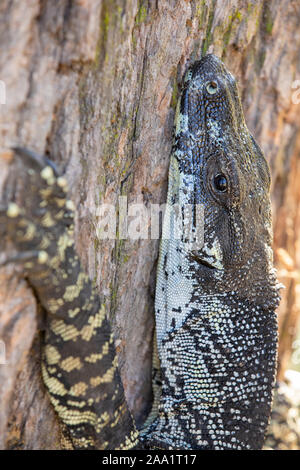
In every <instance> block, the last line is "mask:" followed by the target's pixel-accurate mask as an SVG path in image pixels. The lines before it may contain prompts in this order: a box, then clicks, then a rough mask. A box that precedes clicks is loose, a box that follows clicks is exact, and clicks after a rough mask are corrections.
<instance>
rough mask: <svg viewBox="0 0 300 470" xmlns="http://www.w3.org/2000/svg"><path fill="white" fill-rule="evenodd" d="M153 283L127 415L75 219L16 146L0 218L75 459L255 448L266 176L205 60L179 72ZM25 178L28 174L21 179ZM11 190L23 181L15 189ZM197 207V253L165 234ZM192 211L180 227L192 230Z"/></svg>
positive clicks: (270, 311)
mask: <svg viewBox="0 0 300 470" xmlns="http://www.w3.org/2000/svg"><path fill="white" fill-rule="evenodd" d="M175 127H176V128H175V137H174V146H173V151H172V155H171V162H170V171H169V188H168V201H167V202H168V210H167V212H166V215H165V219H164V227H163V238H162V240H161V246H160V256H159V263H158V271H157V285H156V301H155V315H156V344H157V353H158V354H157V355H155V357H154V392H155V398H154V403H153V409H152V412H151V414H150V417H149V419H148V420H147V422H146V425H145V428H144V430H143V431H140V432H139V431H138V430H137V429H136V427H135V423H134V420H133V418H132V416H131V414H130V411H129V410H128V407H127V404H126V401H125V397H124V390H123V387H122V382H121V379H120V375H119V371H118V365H117V356H116V352H115V348H114V339H113V335H112V332H111V328H110V324H109V320H108V318H107V312H106V311H105V304H104V303H103V299H101V298H100V297H99V295H98V293H97V288H96V287H95V286H94V285H93V283H92V281H91V280H90V279H89V278H88V276H87V275H86V274H85V272H84V270H83V268H82V266H81V263H80V260H79V257H78V255H77V254H76V251H75V247H74V241H73V230H74V221H73V215H74V209H73V207H72V203H71V202H70V201H69V200H68V198H67V184H66V180H65V178H64V177H63V176H61V175H59V174H58V171H57V169H56V167H55V165H54V163H52V162H51V161H49V160H47V159H46V158H44V157H41V156H39V155H36V154H35V153H33V152H31V151H29V150H26V149H23V148H15V149H14V152H15V155H16V156H18V157H19V158H18V159H17V160H19V161H20V160H21V163H19V167H20V168H22V169H23V173H21V179H22V180H24V181H26V187H27V188H28V189H27V192H26V198H24V200H22V202H21V203H20V201H18V199H17V198H16V199H15V200H13V201H11V202H10V203H9V204H8V205H7V206H6V207H5V208H3V209H2V212H1V224H2V227H4V230H5V235H6V237H7V238H8V239H10V240H12V241H13V243H14V246H15V248H16V255H15V256H13V257H9V258H8V259H7V262H11V261H14V262H19V263H21V264H22V266H23V267H24V275H25V276H26V278H27V279H28V281H29V283H30V285H31V286H32V288H33V289H34V291H35V293H36V295H37V297H38V299H39V301H40V303H41V304H42V306H43V307H44V309H45V310H46V312H47V320H46V322H47V325H46V332H45V339H44V346H43V353H42V354H43V360H42V375H43V379H44V382H45V384H46V387H47V389H48V391H49V394H50V399H51V402H52V404H53V406H54V408H55V410H56V412H57V413H58V415H59V418H60V420H61V422H62V423H64V427H65V429H66V430H67V432H68V435H69V437H70V439H71V442H72V446H73V447H74V448H78V449H82V448H83V449H92V448H97V449H130V448H161V449H259V448H261V447H262V445H263V440H264V433H265V430H266V426H267V424H268V420H269V416H270V408H271V401H272V389H273V386H274V378H275V369H276V349H277V323H276V315H275V309H276V306H277V305H278V302H279V295H278V285H277V281H276V276H275V272H274V269H273V265H272V249H271V241H272V235H271V232H272V230H271V211H270V198H269V188H270V173H269V169H268V165H267V162H266V160H265V158H264V156H263V154H262V151H261V150H260V148H259V146H258V145H257V143H256V142H255V140H254V138H253V137H252V135H251V134H250V132H249V130H248V128H247V126H246V124H245V120H244V116H243V111H242V107H241V102H240V98H239V95H238V91H237V86H236V82H235V79H234V77H233V76H232V75H231V74H230V72H228V71H227V70H226V68H225V66H224V65H223V63H222V62H221V60H220V59H218V58H217V57H216V56H214V55H212V54H210V55H207V56H205V57H204V58H202V59H201V60H199V61H196V62H195V63H194V64H193V65H192V66H191V67H190V68H189V70H188V71H187V73H186V76H185V79H184V83H183V86H182V93H181V97H180V99H179V102H178V106H177V112H176V122H175ZM24 168H26V172H25V171H24ZM24 181H23V184H24ZM176 205H177V207H179V212H180V211H181V212H182V211H183V209H184V207H185V206H188V205H189V206H191V207H198V206H199V207H202V208H203V210H204V219H203V220H202V222H203V224H204V225H203V233H204V238H203V243H202V245H201V246H200V245H199V246H197V245H193V244H192V245H191V244H189V243H187V242H186V240H185V234H184V233H183V231H181V232H180V233H179V235H178V233H177V234H176V230H177V229H178V226H177V218H176V217H177V216H178V214H177V216H176V212H175V211H174V210H173V208H174V207H175V206H176ZM196 215H197V214H196V211H194V210H192V211H191V213H190V216H189V223H190V227H192V228H193V231H194V232H195V227H196V222H197V220H196Z"/></svg>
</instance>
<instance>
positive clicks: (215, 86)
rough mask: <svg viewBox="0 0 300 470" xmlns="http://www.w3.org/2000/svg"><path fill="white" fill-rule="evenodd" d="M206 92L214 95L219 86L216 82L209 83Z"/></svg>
mask: <svg viewBox="0 0 300 470" xmlns="http://www.w3.org/2000/svg"><path fill="white" fill-rule="evenodd" d="M206 90H207V91H208V93H209V94H210V95H214V94H215V93H216V92H217V90H218V84H217V82H215V81H211V82H208V83H207V85H206Z"/></svg>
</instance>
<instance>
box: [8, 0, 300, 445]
mask: <svg viewBox="0 0 300 470" xmlns="http://www.w3.org/2000/svg"><path fill="white" fill-rule="evenodd" d="M299 22H300V7H299V4H298V2H297V1H295V0H294V1H288V0H271V1H266V0H265V1H246V0H240V1H238V0H228V1H221V0H213V1H207V0H199V1H196V0H191V1H188V0H178V1H175V0H168V1H167V0H160V1H154V0H148V1H146V0H140V1H137V0H127V1H126V2H124V1H122V0H112V1H108V0H102V1H101V0H84V1H82V0H73V1H69V0H62V1H60V2H51V1H50V0H30V1H28V2H18V1H16V0H15V1H9V0H3V1H2V2H1V5H0V38H1V45H2V47H1V51H0V79H1V80H2V81H3V82H5V85H6V104H1V105H0V136H1V142H0V144H1V159H0V169H1V171H0V173H1V174H0V180H1V181H0V182H2V186H3V182H4V181H5V179H6V177H7V174H8V173H9V172H10V171H12V167H11V165H10V154H9V152H7V149H9V148H10V147H11V146H12V145H16V144H19V145H22V146H26V147H28V148H31V149H33V150H36V151H37V152H40V153H46V154H47V155H51V157H52V158H53V159H54V160H55V162H56V163H57V164H58V166H59V167H60V168H61V169H63V170H65V171H66V177H67V179H68V181H69V183H70V188H71V194H70V196H71V198H72V199H73V201H74V203H75V205H76V207H77V220H76V243H77V247H78V251H79V253H80V255H81V257H82V260H83V262H84V264H85V266H86V269H87V271H88V273H89V275H90V276H91V277H93V278H95V279H96V280H97V283H98V286H99V292H100V293H101V294H102V295H103V296H105V298H106V305H107V308H108V310H109V311H110V316H111V319H112V322H113V325H114V330H115V334H116V338H117V340H116V344H117V349H118V353H119V357H120V366H121V372H122V377H123V382H124V386H125V390H126V395H127V399H128V403H129V405H130V407H131V409H132V410H133V413H134V415H135V417H136V419H137V421H138V423H141V422H142V420H143V419H144V417H145V414H146V412H147V409H148V408H149V405H150V402H151V384H150V370H151V349H152V346H151V340H152V334H153V325H154V322H153V295H154V282H155V266H156V260H157V255H158V241H157V240H152V241H150V240H137V241H132V240H120V239H116V240H109V241H107V240H104V241H101V240H100V241H99V239H98V238H97V234H96V227H97V217H96V214H97V208H98V207H99V205H100V204H101V203H109V204H113V205H116V203H117V202H118V198H119V196H127V198H128V203H131V202H143V203H145V204H146V205H150V203H164V202H165V197H166V187H167V170H168V162H169V154H170V149H171V143H172V125H173V118H174V107H175V105H176V100H177V94H178V87H179V84H180V82H181V79H182V76H183V74H184V71H185V70H186V67H187V66H188V65H189V64H190V63H191V62H192V61H193V60H195V59H196V58H199V57H200V56H201V54H204V53H206V52H214V53H215V54H217V55H218V56H220V57H221V58H222V60H223V61H224V62H225V63H226V65H227V66H228V67H229V69H230V70H231V71H232V73H233V74H234V75H235V76H236V77H237V78H238V80H239V85H240V89H241V94H242V99H243V105H244V110H245V114H246V121H247V123H248V126H249V128H250V130H251V131H252V133H253V134H254V135H255V137H256V139H257V140H258V142H259V143H260V145H261V146H262V148H263V150H264V152H265V154H266V156H267V158H268V160H269V162H270V166H271V171H272V176H273V185H272V203H273V216H274V233H275V238H274V250H275V260H276V264H277V267H278V268H279V277H280V279H281V280H282V281H283V283H284V284H285V285H286V289H285V291H284V292H283V301H282V303H281V306H280V308H279V319H280V331H281V339H282V341H281V349H280V365H281V370H283V369H284V367H285V365H286V363H287V360H288V355H289V351H290V347H291V341H292V339H293V338H294V334H295V328H296V322H297V318H298V317H299V287H298V288H297V278H296V274H295V273H296V271H297V269H299V265H300V251H299V242H298V243H297V233H298V231H299V228H300V227H299V225H300V218H299V209H298V206H299V200H300V192H299V185H298V184H297V182H298V180H299V173H300V159H299V152H300V140H299V125H300V113H299V106H300V104H298V105H297V104H293V102H292V95H293V93H295V90H294V89H292V84H293V82H294V81H295V80H297V79H298V80H299V79H300V61H299V48H300V29H299ZM2 195H3V198H4V199H5V198H7V197H8V196H7V194H4V190H2ZM297 289H298V290H297ZM297 293H298V300H297ZM36 310H37V309H36V302H35V298H34V295H33V293H32V292H31V290H30V288H29V287H28V286H27V284H26V282H25V281H24V280H23V279H22V277H21V274H20V273H18V271H17V270H16V269H13V267H10V268H5V269H2V270H1V289H0V339H2V340H4V341H5V344H6V356H7V364H6V365H0V380H1V383H0V400H1V410H0V447H1V448H21V449H24V448H28V449H29V448H31V449H33V448H35V449H37V448H52V449H54V448H58V447H59V446H60V443H59V430H58V424H57V421H56V416H55V414H54V412H53V411H52V408H51V406H50V404H49V401H48V398H47V395H46V392H45V390H44V387H43V384H42V381H41V379H40V373H39V360H40V359H39V330H40V314H37V312H36Z"/></svg>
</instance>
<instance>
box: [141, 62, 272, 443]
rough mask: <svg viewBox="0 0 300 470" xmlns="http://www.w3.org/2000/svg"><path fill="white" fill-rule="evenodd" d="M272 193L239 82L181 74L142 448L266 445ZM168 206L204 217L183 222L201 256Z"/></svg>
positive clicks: (206, 72)
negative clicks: (155, 365) (156, 364)
mask: <svg viewBox="0 0 300 470" xmlns="http://www.w3.org/2000/svg"><path fill="white" fill-rule="evenodd" d="M220 175H221V176H222V178H225V183H226V184H225V186H224V187H221V189H225V190H219V189H218V187H217V182H218V178H220ZM222 182H223V184H224V180H223V181H222ZM269 187H270V175H269V169H268V165H267V163H266V160H265V158H264V156H263V154H262V152H261V150H260V148H259V147H258V145H257V144H256V143H255V141H254V139H253V137H252V136H251V134H250V133H249V131H248V129H247V127H246V124H245V121H244V116H243V111H242V107H241V102H240V98H239V96H238V91H237V87H236V83H235V80H234V78H233V76H232V75H231V74H230V73H229V72H228V71H227V70H226V69H225V67H224V65H223V64H222V62H221V61H220V60H219V59H218V58H217V57H215V56H213V55H208V56H206V57H205V58H203V59H202V60H201V61H199V62H196V63H195V64H194V65H193V66H192V67H191V68H190V70H189V71H188V72H187V75H186V78H185V83H184V87H183V91H182V95H181V99H180V101H179V103H178V108H177V116H176V131H175V143H174V150H173V153H172V156H171V163H170V172H169V189H168V206H169V209H168V211H167V213H166V216H165V220H164V230H163V240H162V242H161V247H160V258H159V264H158V271H157V284H156V301H155V314H156V332H157V346H158V355H159V358H160V369H161V370H160V372H159V371H158V372H156V376H157V374H160V378H159V380H160V381H161V382H162V387H161V390H159V387H157V386H156V387H154V388H155V389H156V390H157V396H156V399H155V409H154V410H153V412H152V419H153V418H154V421H153V423H152V424H151V425H150V427H149V426H148V428H147V429H146V430H145V432H144V439H145V441H146V442H147V445H149V446H150V447H156V446H157V447H160V448H167V449H259V448H261V447H262V445H263V440H264V433H265V429H266V426H267V424H268V420H269V415H270V407H271V402H272V389H273V385H274V380H275V367H276V350H277V323H276V315H275V313H274V311H275V308H276V306H277V304H278V300H279V296H278V287H277V283H276V278H275V275H274V270H273V266H272V250H271V241H272V236H271V233H272V232H271V215H270V214H271V211H270V198H269ZM176 205H177V208H178V207H179V208H181V207H182V208H184V207H186V206H187V205H191V206H192V207H195V205H198V206H199V207H200V208H202V210H203V212H201V211H200V214H201V213H202V214H203V215H204V218H203V217H202V221H201V220H200V221H198V219H197V218H196V217H197V211H195V210H193V211H191V217H190V219H189V223H190V225H191V227H197V223H198V224H199V222H200V223H201V222H202V224H203V234H204V240H203V244H202V245H200V244H198V246H197V245H196V246H195V245H194V246H190V245H189V244H188V243H187V242H186V239H185V238H186V237H185V233H184V230H181V231H179V233H180V237H179V238H178V237H177V239H176V228H177V226H178V222H177V223H176V220H177V219H176V211H175V210H172V207H174V206H175V207H176ZM196 241H197V240H196ZM200 241H201V240H200ZM159 395H160V397H159ZM155 414H156V417H155ZM148 424H149V423H148Z"/></svg>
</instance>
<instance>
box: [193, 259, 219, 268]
mask: <svg viewBox="0 0 300 470" xmlns="http://www.w3.org/2000/svg"><path fill="white" fill-rule="evenodd" d="M197 262H198V263H199V264H201V265H202V266H205V267H206V268H209V269H217V268H216V267H215V266H213V265H212V264H211V263H209V262H208V261H205V260H204V259H200V258H198V259H197Z"/></svg>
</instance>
